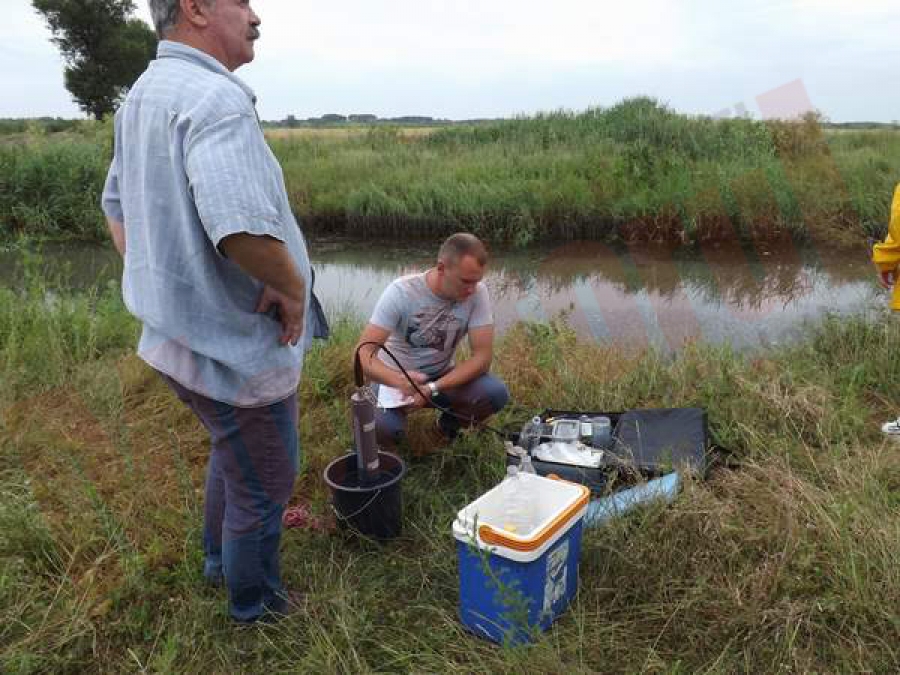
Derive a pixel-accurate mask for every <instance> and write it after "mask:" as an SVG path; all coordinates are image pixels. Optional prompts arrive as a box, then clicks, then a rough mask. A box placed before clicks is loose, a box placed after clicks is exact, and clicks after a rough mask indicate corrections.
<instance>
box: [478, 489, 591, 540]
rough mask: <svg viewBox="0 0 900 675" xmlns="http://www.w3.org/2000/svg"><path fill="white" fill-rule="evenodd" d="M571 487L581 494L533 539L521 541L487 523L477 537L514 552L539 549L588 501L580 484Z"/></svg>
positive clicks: (586, 494) (587, 490)
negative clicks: (577, 489)
mask: <svg viewBox="0 0 900 675" xmlns="http://www.w3.org/2000/svg"><path fill="white" fill-rule="evenodd" d="M554 478H555V480H562V479H561V478H559V477H554ZM563 482H569V481H563ZM572 485H574V486H576V487H578V488H579V491H580V492H581V494H580V495H579V496H578V499H576V500H575V502H574V503H572V504H570V505H569V507H568V508H566V510H565V511H563V512H562V513H560V514H559V515H558V516H556V518H554V519H553V520H551V521H550V522H549V523H547V524H546V525H544V527H542V528H541V529H540V530H538V531H537V533H536V534H535V535H534V536H533V537H531V538H529V539H523V538H522V537H519V536H517V535H514V534H510V533H508V532H504V531H503V530H498V529H497V528H495V527H493V526H492V525H489V524H487V523H482V524H481V525H479V526H478V537H479V538H480V539H481V541H482V542H484V543H485V544H491V545H494V546H505V547H506V548H509V549H512V550H514V551H533V550H535V549H537V548H540V547H541V546H542V545H543V544H544V543H546V542H547V540H548V539H550V538H551V537H552V536H553V535H555V534H556V533H557V532H558V531H559V530H560V529H561V528H562V527H563V526H564V525H565V524H566V523H567V522H569V521H570V520H571V519H572V517H573V516H574V515H575V514H576V513H577V512H578V511H579V510H580V509H582V508H583V507H585V506H587V503H588V502H589V501H590V499H591V491H590V490H589V489H588V488H587V487H586V486H584V485H581V484H580V483H572Z"/></svg>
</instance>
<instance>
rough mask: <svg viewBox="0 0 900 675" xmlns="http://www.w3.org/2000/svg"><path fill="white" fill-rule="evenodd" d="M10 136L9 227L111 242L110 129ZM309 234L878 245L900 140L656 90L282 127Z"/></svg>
mask: <svg viewBox="0 0 900 675" xmlns="http://www.w3.org/2000/svg"><path fill="white" fill-rule="evenodd" d="M91 129H92V127H91V126H90V125H89V124H87V123H85V124H83V125H81V126H80V127H77V128H76V129H75V130H74V131H70V132H65V133H60V134H54V135H53V139H52V140H51V138H50V137H49V136H47V134H46V131H43V127H34V128H33V129H32V130H31V131H29V132H28V133H26V134H24V135H23V134H20V135H19V136H17V137H12V138H13V139H15V138H18V139H19V140H18V142H16V141H15V140H9V139H7V140H6V141H4V142H3V143H0V181H2V184H0V187H2V188H3V189H2V190H0V235H2V236H6V237H9V236H11V234H13V233H16V232H18V233H23V232H24V233H31V234H33V235H40V236H43V237H54V238H60V237H70V238H79V239H96V238H102V237H103V236H105V228H104V226H103V219H102V217H101V215H100V213H99V195H100V191H101V189H102V185H103V179H104V178H105V175H106V168H107V166H108V163H109V159H110V156H111V145H110V142H109V138H110V134H111V129H110V128H109V124H108V123H107V124H105V125H98V126H97V127H96V128H95V130H93V131H92V130H91ZM269 143H270V145H271V147H272V150H273V151H274V153H275V154H276V156H277V157H278V159H279V161H280V162H281V164H282V167H283V168H284V175H285V182H286V186H287V189H288V192H289V197H290V202H291V205H292V207H293V209H294V211H295V212H296V214H297V215H298V216H299V218H300V219H301V221H302V222H303V227H304V229H305V230H306V231H307V232H313V233H327V234H340V235H348V236H353V237H361V238H367V237H396V238H405V239H409V238H424V237H435V236H439V235H443V234H447V233H450V232H453V231H457V230H461V229H464V230H469V231H472V232H475V233H476V234H478V235H480V236H482V237H484V238H486V239H490V240H493V241H503V242H507V243H512V244H517V245H525V244H528V243H530V242H534V241H556V240H560V239H562V240H568V239H578V238H580V239H589V238H612V237H619V238H622V239H627V240H659V239H674V240H680V241H695V240H711V239H717V240H729V239H730V240H734V239H737V238H757V239H762V238H766V239H777V238H779V237H788V236H790V237H793V238H795V239H796V238H801V237H810V238H819V239H822V240H828V241H831V240H834V239H839V240H844V239H851V240H855V241H857V242H858V241H860V240H861V239H863V238H864V237H865V236H881V235H883V233H884V231H885V228H886V220H887V216H888V204H889V201H890V198H891V193H892V191H893V186H894V184H895V183H896V181H897V176H898V174H900V159H898V158H900V133H898V132H896V131H894V130H856V131H849V130H841V131H823V128H822V125H821V123H820V120H819V119H818V118H817V117H815V116H810V117H807V118H806V119H804V120H802V121H796V122H778V121H771V122H761V121H756V120H752V119H747V118H737V119H713V118H709V117H693V116H686V115H681V114H677V113H675V112H673V111H671V110H670V109H668V108H667V107H665V106H663V105H661V104H659V103H658V102H657V101H655V100H653V99H649V98H645V97H639V98H635V99H627V100H624V101H622V102H621V103H618V104H617V105H614V106H612V107H610V108H592V109H588V110H586V111H583V112H579V113H575V112H567V111H558V112H553V113H545V114H537V115H534V116H530V117H520V118H517V119H511V120H505V121H499V122H493V123H488V124H481V125H472V126H463V125H459V126H457V125H454V126H448V127H443V128H440V129H438V130H436V131H434V132H433V133H430V134H422V135H415V136H412V135H407V134H402V133H401V132H400V130H399V129H397V128H393V127H383V126H378V127H373V128H371V129H369V130H368V131H364V132H361V133H353V134H349V133H346V134H333V133H322V134H313V133H308V132H304V133H302V134H282V133H279V134H277V135H272V136H271V137H270V139H269Z"/></svg>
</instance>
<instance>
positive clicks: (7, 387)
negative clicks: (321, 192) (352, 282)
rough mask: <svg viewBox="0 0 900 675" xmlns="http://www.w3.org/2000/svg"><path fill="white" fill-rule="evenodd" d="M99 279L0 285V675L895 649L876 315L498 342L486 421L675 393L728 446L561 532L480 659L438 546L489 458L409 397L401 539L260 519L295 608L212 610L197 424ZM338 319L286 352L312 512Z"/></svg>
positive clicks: (332, 440)
mask: <svg viewBox="0 0 900 675" xmlns="http://www.w3.org/2000/svg"><path fill="white" fill-rule="evenodd" d="M39 286H40V284H39V283H37V282H36V283H34V284H32V288H33V289H37V288H39ZM104 293H105V291H104V292H100V291H97V292H94V293H90V294H87V295H80V294H71V293H65V292H62V291H57V294H56V295H55V296H54V297H53V300H52V301H48V298H47V297H46V295H45V294H44V293H41V292H38V291H37V290H33V291H31V292H30V293H27V294H24V295H18V296H13V295H9V294H3V295H0V331H2V336H3V339H2V340H0V345H3V347H2V349H3V354H2V355H3V359H2V361H0V376H2V380H3V382H4V386H3V392H4V396H3V399H2V404H0V413H2V418H0V419H2V424H3V427H2V430H3V434H2V436H0V635H2V639H0V670H3V671H4V672H48V671H52V672H120V671H134V670H141V671H143V670H147V671H161V672H173V671H177V672H204V673H206V672H235V671H246V672H257V671H279V672H280V671H287V672H383V671H388V672H422V671H428V672H460V673H462V672H465V673H470V672H498V671H500V672H522V671H530V672H566V673H568V672H598V671H600V672H636V671H654V672H735V671H739V672H754V673H755V672H766V673H768V672H850V671H852V672H858V671H865V672H890V671H892V670H893V669H894V668H895V666H896V663H897V662H898V659H900V649H898V646H897V645H898V644H900V622H898V618H897V611H896V608H897V607H898V606H900V516H898V513H900V457H898V453H897V452H896V446H894V445H891V444H890V443H888V442H886V441H885V440H884V439H882V437H881V434H880V432H879V430H878V424H879V423H880V422H881V421H883V420H884V419H887V418H888V416H889V415H895V414H897V412H898V408H900V388H898V382H900V360H898V359H897V358H896V355H897V353H898V350H900V325H898V323H897V322H893V321H890V320H887V319H888V317H883V318H884V319H885V320H884V321H878V322H873V323H869V322H866V321H864V320H862V319H842V320H838V319H828V320H826V321H825V322H824V324H823V325H822V326H821V327H819V328H817V329H815V330H814V331H812V332H810V334H809V335H808V336H807V337H806V338H805V339H804V340H802V341H801V342H798V343H795V344H793V345H791V346H787V347H782V348H779V349H778V350H775V351H761V352H760V351H758V352H752V353H746V354H738V353H735V352H733V351H732V350H730V349H729V348H728V347H727V346H722V347H711V346H706V345H695V346H693V347H690V348H687V349H684V350H683V351H681V352H680V353H679V354H677V355H676V356H674V357H667V356H664V355H662V354H658V353H655V352H652V351H650V352H643V353H637V354H634V353H626V352H623V351H620V350H619V349H618V348H617V347H615V346H614V345H597V344H585V343H581V342H578V341H577V340H576V339H575V337H574V335H573V334H572V333H571V332H570V331H568V330H567V329H566V328H565V327H564V326H562V325H559V324H553V325H550V326H542V325H533V324H526V325H520V326H517V327H516V328H515V329H514V330H512V331H511V332H509V333H508V334H506V335H505V336H504V337H503V338H502V340H500V342H499V344H498V346H497V350H496V354H497V355H496V358H495V363H494V370H495V371H496V372H498V373H499V374H500V375H501V376H502V377H503V378H504V379H505V380H506V381H507V383H508V384H509V387H510V390H511V393H512V404H511V405H510V406H509V407H508V408H507V410H505V411H504V412H503V413H502V414H501V415H500V417H499V419H497V420H495V424H496V425H498V426H504V425H509V424H515V423H518V422H521V421H523V420H524V419H527V417H528V416H529V415H530V414H531V413H532V412H533V411H534V410H537V409H540V408H543V407H544V406H547V405H553V406H559V407H562V408H573V409H577V408H585V409H606V410H614V409H615V410H620V409H624V408H630V407H647V406H686V405H697V406H702V407H704V408H705V409H706V410H707V412H708V415H709V420H710V428H711V432H712V435H713V440H714V441H715V442H716V443H718V444H719V445H720V446H722V447H724V448H725V449H727V453H726V454H724V455H722V456H721V457H720V458H719V459H720V461H718V462H717V463H716V465H715V466H714V468H713V470H712V471H711V473H710V475H709V476H708V479H707V480H705V481H701V480H687V481H686V485H685V488H684V491H683V493H682V494H681V495H680V496H679V497H678V499H677V500H676V502H675V503H674V504H673V505H672V506H671V507H668V508H666V507H661V506H653V507H648V508H645V509H642V510H640V511H639V512H637V513H634V514H633V515H630V516H628V517H627V518H623V519H620V520H618V521H614V522H613V523H611V524H610V525H609V526H607V527H604V528H601V529H589V530H586V531H585V533H584V538H583V549H582V555H581V565H580V582H579V593H578V596H577V598H576V599H575V602H574V604H573V605H572V606H571V607H570V608H569V610H568V611H567V612H566V613H565V614H564V615H563V616H562V617H561V618H560V619H559V620H558V621H557V623H556V624H555V625H554V627H553V628H552V629H551V630H550V631H549V632H548V633H547V634H545V635H544V636H542V637H541V639H540V640H539V641H538V643H537V644H536V645H534V646H532V647H527V648H519V649H504V648H500V647H497V646H494V645H492V644H490V643H487V642H484V641H482V640H479V639H477V638H474V637H472V636H470V635H468V634H467V633H466V632H465V631H464V630H463V628H462V627H461V625H460V624H459V622H458V620H457V616H456V603H457V583H458V579H457V571H456V567H455V553H454V548H453V546H454V545H453V540H452V537H451V535H450V523H451V521H452V518H453V516H454V514H455V512H456V511H457V510H458V509H459V508H461V507H462V506H463V505H464V504H466V503H467V502H469V501H471V500H472V499H473V498H475V497H476V496H477V495H479V494H480V493H482V492H483V491H484V490H485V489H487V488H488V487H490V486H491V485H493V484H494V483H495V482H496V481H497V480H498V479H499V478H500V476H501V475H502V465H503V461H502V450H501V447H500V444H499V441H497V440H496V439H495V438H493V437H492V436H490V435H489V434H486V433H479V434H472V435H466V436H464V437H463V438H462V439H461V440H459V441H457V442H456V443H454V444H453V445H452V446H451V447H449V448H442V449H439V448H438V446H435V445H434V443H435V439H434V437H433V436H431V435H430V434H429V431H428V429H429V427H430V423H429V422H430V419H429V413H427V412H426V413H422V414H420V415H418V416H417V417H413V419H412V420H411V441H412V442H413V444H414V446H416V447H417V448H418V449H420V450H425V451H426V452H424V453H423V454H422V455H421V456H415V455H410V454H407V455H406V459H407V460H408V462H409V473H408V475H407V477H406V478H405V479H404V481H403V493H404V534H403V536H402V537H401V538H400V539H398V540H396V541H394V542H392V543H389V544H386V545H379V544H374V543H371V542H366V541H361V540H358V539H354V538H352V537H349V538H348V537H346V536H344V535H342V534H340V533H320V532H312V531H304V530H289V531H286V532H285V535H284V540H283V571H284V577H285V580H286V582H287V584H288V585H289V586H291V587H294V588H297V589H299V590H301V591H303V592H304V593H305V597H306V601H305V604H304V605H303V607H302V609H301V611H300V612H299V613H298V614H297V615H295V616H292V617H290V618H288V619H286V620H284V621H283V622H281V623H280V624H277V625H274V626H268V627H259V628H252V629H249V630H246V629H244V630H241V629H238V628H236V627H234V626H232V625H231V624H230V623H229V621H228V619H227V617H226V614H225V598H224V595H223V593H222V592H221V591H216V590H213V589H210V588H208V587H206V586H205V585H204V583H203V580H202V576H201V573H200V570H201V560H200V555H199V540H200V517H201V515H200V514H201V508H200V490H202V485H203V481H204V467H205V463H206V457H207V452H208V450H207V440H206V437H205V433H204V431H203V430H202V428H201V427H200V425H199V423H198V422H197V421H196V419H194V418H193V416H192V415H191V413H190V412H189V411H188V410H187V409H186V408H185V407H184V406H182V405H181V404H180V403H179V402H178V401H177V400H176V399H175V397H174V396H173V395H172V394H171V392H169V391H168V390H166V388H165V386H164V385H163V384H162V382H161V381H160V380H159V378H156V377H155V376H154V375H153V374H152V373H151V372H149V371H148V369H147V368H146V366H144V365H143V364H142V363H141V362H140V361H139V360H138V359H137V358H136V357H134V356H133V355H132V354H131V349H132V346H131V345H132V340H133V338H134V328H135V327H134V324H133V322H132V321H131V320H130V319H129V318H128V316H127V314H126V312H125V310H124V308H123V307H122V306H121V304H117V303H116V302H115V300H114V299H113V298H112V297H110V298H109V299H108V300H103V298H104V297H105V295H104ZM359 328H360V324H359V323H358V322H357V321H356V320H354V319H352V318H349V319H344V320H342V321H339V322H337V324H336V327H335V337H334V338H333V339H332V340H331V341H329V342H327V343H319V344H317V345H316V347H315V348H314V350H313V351H312V353H311V354H310V355H309V357H308V359H307V364H306V367H305V373H304V379H303V383H302V388H301V418H300V419H301V438H302V450H303V456H304V468H303V473H302V474H301V477H300V479H299V481H298V486H297V490H296V499H297V500H300V501H304V502H308V503H309V504H310V507H311V508H312V509H313V510H314V511H317V512H320V513H327V511H328V506H327V501H326V500H327V493H326V490H325V488H324V486H323V484H322V480H321V478H320V477H321V471H322V469H323V468H324V466H325V464H326V463H327V462H328V461H329V460H330V459H331V458H333V457H335V456H337V455H338V454H341V453H343V452H346V448H348V447H349V444H350V442H351V433H350V430H349V424H348V420H349V418H348V410H347V396H348V394H349V392H350V391H351V390H352V374H351V368H350V353H351V349H352V345H353V343H354V341H355V338H356V335H357V331H358V330H359ZM10 335H16V336H17V337H16V339H15V340H10V338H9V336H10ZM102 336H106V337H102ZM65 345H69V346H70V348H69V349H63V347H64V346H65ZM25 346H27V348H25ZM41 354H43V355H46V357H45V358H43V359H42V358H40V355H41Z"/></svg>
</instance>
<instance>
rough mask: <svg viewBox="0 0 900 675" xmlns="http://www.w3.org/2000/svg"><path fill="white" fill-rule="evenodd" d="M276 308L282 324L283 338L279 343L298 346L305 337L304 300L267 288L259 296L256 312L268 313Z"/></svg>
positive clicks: (278, 318)
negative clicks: (301, 338) (303, 336)
mask: <svg viewBox="0 0 900 675" xmlns="http://www.w3.org/2000/svg"><path fill="white" fill-rule="evenodd" d="M273 307H274V308H275V318H276V319H277V320H278V321H279V322H280V323H281V337H280V338H279V342H281V344H283V345H286V344H288V343H290V344H292V345H296V344H297V341H298V340H300V337H301V336H302V335H303V325H304V318H305V316H306V307H304V304H303V300H297V299H295V298H292V297H290V296H288V295H285V294H284V293H281V292H279V291H276V290H275V289H274V288H272V287H271V286H265V287H264V288H263V291H262V293H261V294H260V296H259V302H258V303H257V305H256V311H257V312H260V313H263V314H264V313H266V312H268V311H269V310H270V309H271V308H273Z"/></svg>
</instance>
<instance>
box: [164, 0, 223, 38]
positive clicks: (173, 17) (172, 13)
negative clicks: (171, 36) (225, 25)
mask: <svg viewBox="0 0 900 675" xmlns="http://www.w3.org/2000/svg"><path fill="white" fill-rule="evenodd" d="M200 1H201V2H202V3H203V4H204V5H207V6H209V5H212V4H214V3H215V1H216V0H200ZM147 2H148V4H149V5H150V16H151V17H152V18H153V27H154V28H156V35H157V37H158V38H159V39H160V40H163V39H165V37H166V35H167V34H168V33H169V31H170V30H172V29H173V28H174V27H175V24H177V23H178V15H179V14H181V7H180V5H181V2H180V1H179V0H147Z"/></svg>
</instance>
